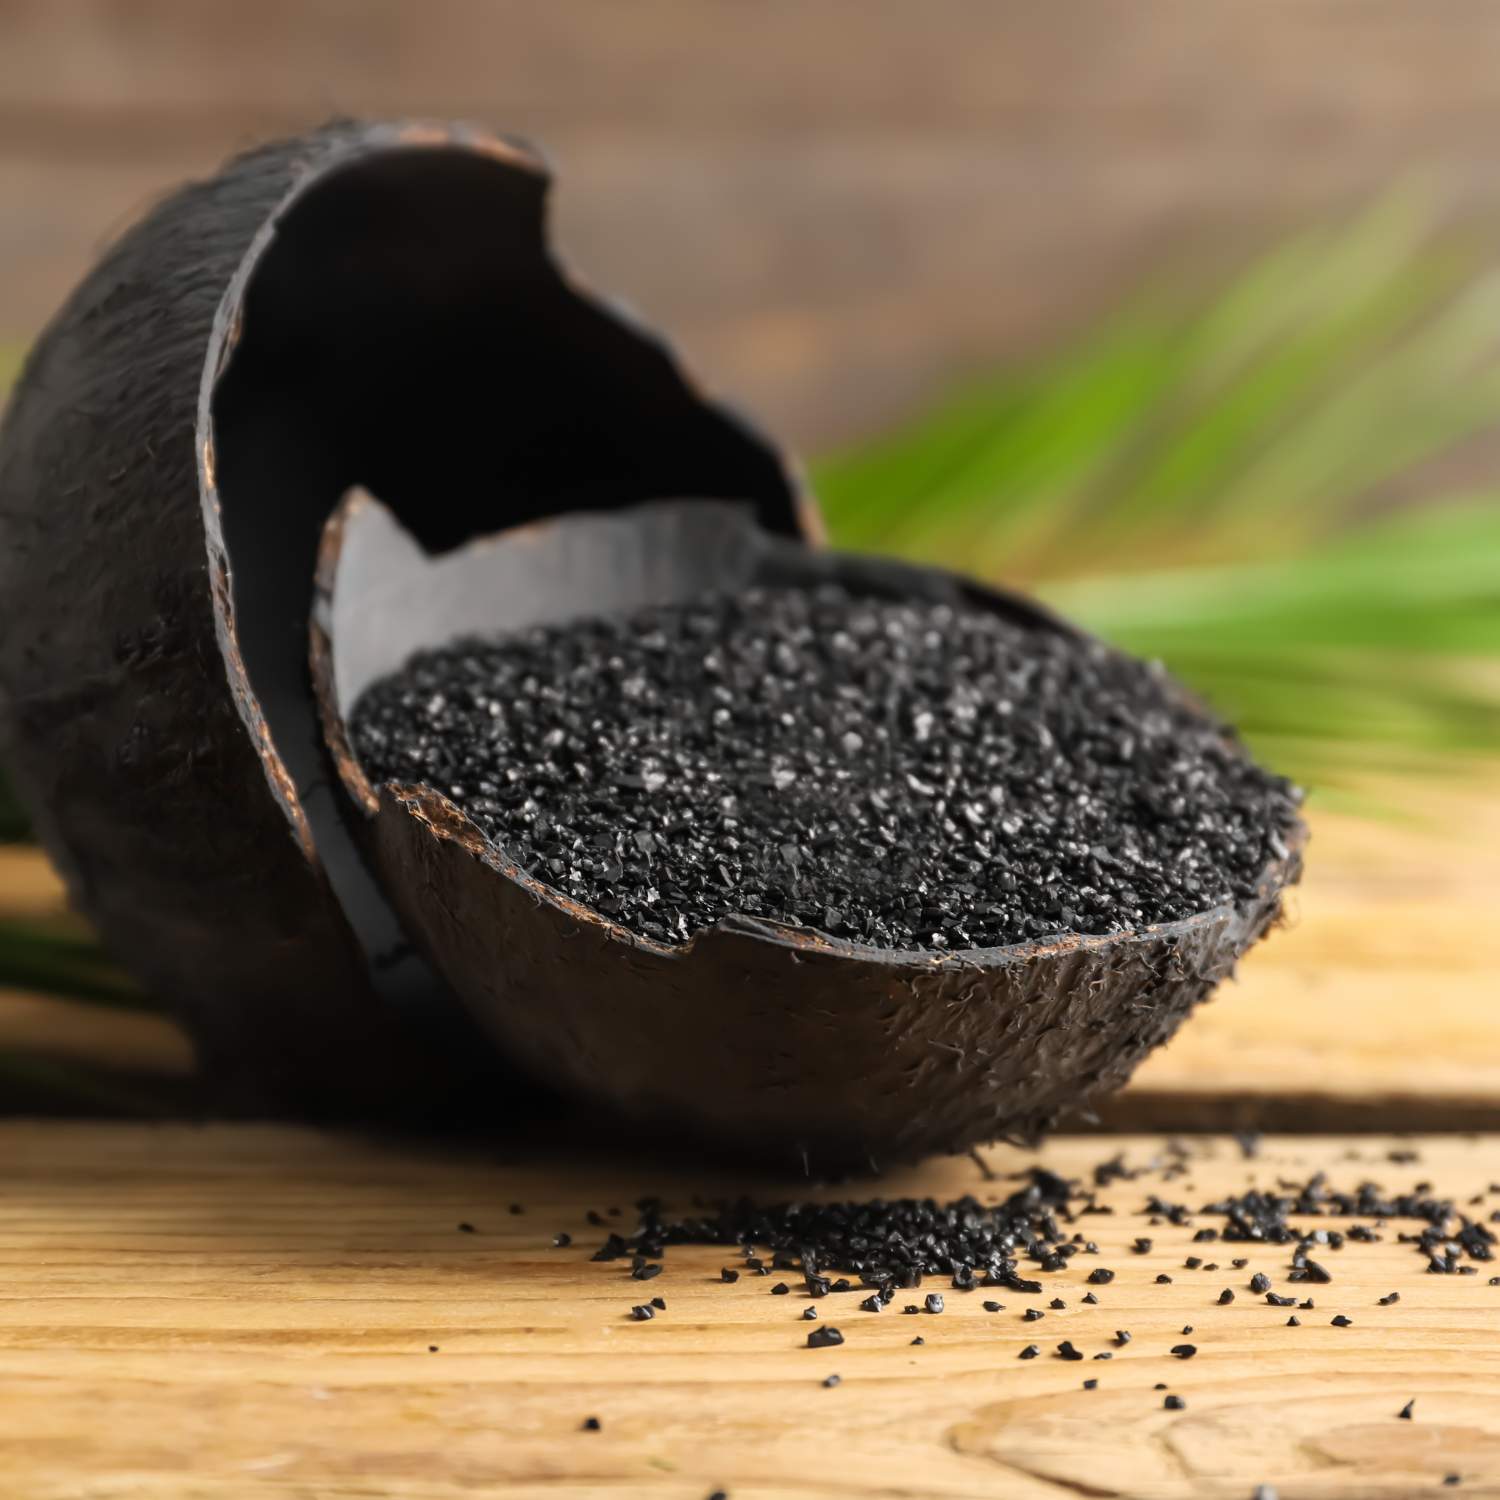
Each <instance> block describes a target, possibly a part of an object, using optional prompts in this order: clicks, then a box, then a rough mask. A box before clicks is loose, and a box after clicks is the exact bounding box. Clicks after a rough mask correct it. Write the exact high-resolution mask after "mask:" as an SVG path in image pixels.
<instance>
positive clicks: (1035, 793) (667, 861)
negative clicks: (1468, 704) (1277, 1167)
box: [350, 586, 1299, 950]
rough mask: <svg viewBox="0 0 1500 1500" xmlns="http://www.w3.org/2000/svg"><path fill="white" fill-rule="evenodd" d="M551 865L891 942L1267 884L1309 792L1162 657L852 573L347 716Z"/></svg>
mask: <svg viewBox="0 0 1500 1500" xmlns="http://www.w3.org/2000/svg"><path fill="white" fill-rule="evenodd" d="M350 729H351V734H352V739H353V743H354V747H355V750H356V753H357V754H358V756H359V758H360V761H361V762H362V764H363V766H364V768H365V770H366V772H367V773H368V774H369V775H370V776H371V777H372V779H374V780H376V781H388V780H394V781H401V782H415V783H421V784H425V785H427V786H430V787H433V788H434V789H436V790H437V791H439V792H441V793H443V794H444V795H445V796H447V797H449V798H450V799H451V800H452V801H453V802H455V803H456V804H457V805H458V806H459V807H461V808H462V809H463V810H464V811H465V812H466V813H467V814H468V815H469V817H471V818H472V819H473V820H474V821H475V823H477V824H478V826H479V827H480V828H481V829H482V830H483V832H484V833H485V834H487V835H488V836H489V837H490V838H491V839H492V840H493V841H494V842H495V843H496V844H497V845H498V846H499V847H500V848H501V849H502V850H503V851H504V852H505V853H506V854H507V855H508V856H509V857H510V858H512V859H514V860H515V861H516V862H517V863H518V864H519V865H520V866H521V867H522V868H523V869H525V870H526V871H528V872H529V873H530V874H531V875H532V876H533V877H534V878H536V879H537V880H540V881H542V882H544V883H546V884H547V885H550V886H552V887H554V888H556V889H557V890H559V891H561V892H562V893H564V894H565V895H566V896H568V897H569V898H571V899H574V900H578V901H581V902H584V903H586V904H588V905H590V906H592V907H594V908H595V909H597V910H599V911H601V912H603V913H604V914H605V915H607V916H608V917H610V918H611V919H613V920H614V921H616V922H618V923H620V924H621V925H622V926H624V927H626V928H628V929H629V930H630V931H632V932H635V933H638V934H640V935H642V936H645V937H647V938H651V939H654V940H655V941H657V942H661V943H665V944H680V943H683V942H686V941H687V940H688V939H689V938H690V937H692V935H693V934H694V933H695V932H697V931H700V930H701V929H703V928H705V927H707V926H710V925H712V924H713V923H715V922H717V921H719V920H720V919H722V918H724V917H727V916H729V915H732V914H736V913H748V914H750V915H751V916H754V917H759V918H766V919H774V920H777V921H782V922H787V923H792V924H795V925H799V926H804V927H810V928H815V929H819V930H822V931H825V932H830V933H833V934H836V935H837V936H840V937H845V938H849V939H853V940H856V941H858V942H862V943H868V944H872V945H874V946H877V947H881V948H887V949H900V950H962V949H969V948H985V947H992V946H1001V945H1005V944H1011V943H1017V942H1023V941H1027V940H1031V939H1037V938H1043V937H1047V936H1050V935H1053V934H1057V933H1067V932H1071V933H1109V932H1115V931H1122V930H1128V929H1136V928H1139V927H1141V926H1143V925H1146V924H1150V923H1157V922H1170V921H1174V920H1177V919H1180V918H1184V917H1189V916H1192V915H1194V914H1197V913H1201V912H1204V911H1207V910H1208V909H1210V908H1212V907H1215V906H1218V905H1220V904H1221V903H1223V902H1226V901H1230V900H1236V899H1245V898H1248V897H1250V896H1251V895H1252V894H1253V893H1254V891H1255V888H1256V884H1257V880H1258V878H1259V876H1260V874H1261V872H1262V871H1263V870H1264V868H1265V867H1266V865H1267V864H1269V863H1270V862H1271V861H1273V860H1275V859H1277V858H1280V857H1282V856H1284V855H1285V854H1286V842H1285V839H1286V836H1287V835H1288V833H1289V832H1290V830H1291V828H1292V826H1293V825H1294V823H1295V820H1296V815H1297V809H1298V803H1299V799H1298V795H1297V793H1296V792H1295V791H1294V789H1293V788H1292V787H1290V786H1289V785H1288V783H1286V782H1285V781H1283V780H1281V779H1280V778H1278V777H1275V776H1271V775H1269V774H1267V773H1266V772H1264V771H1261V770H1260V769H1259V768H1257V767H1256V766H1255V765H1254V764H1253V763H1252V762H1251V761H1250V760H1249V759H1248V758H1247V757H1246V756H1245V754H1244V753H1243V751H1242V750H1241V749H1240V747H1239V746H1238V744H1237V743H1236V742H1235V740H1234V739H1233V737H1232V736H1231V735H1229V734H1228V733H1226V731H1225V729H1224V728H1223V726H1222V725H1220V724H1219V723H1217V722H1216V721H1214V720H1213V719H1212V718H1211V717H1210V716H1208V715H1207V714H1205V713H1203V712H1202V711H1201V710H1198V709H1194V708H1191V707H1189V706H1188V705H1187V704H1186V702H1185V701H1184V699H1183V698H1182V696H1181V695H1180V694H1179V693H1178V691H1177V689H1176V687H1175V686H1174V685H1173V683H1172V682H1171V680H1170V679H1169V678H1168V677H1167V676H1166V675H1165V674H1164V673H1163V672H1162V671H1161V670H1160V669H1159V668H1157V667H1155V666H1151V665H1147V664H1145V663H1142V662H1137V661H1133V660H1131V659H1130V658H1128V657H1125V656H1122V655H1120V654H1119V653H1117V652H1115V651H1113V650H1111V649H1109V648H1107V647H1105V646H1103V645H1100V644H1098V643H1094V642H1089V641H1086V640H1080V639H1075V638H1072V637H1070V636H1068V635H1066V634H1064V633H1062V632H1056V631H1050V630H1040V629H1027V628H1025V627H1023V626H1020V625H1018V624H1015V623H1012V622H1011V621H1008V620H1005V619H1003V618H1001V617H1000V616H999V615H998V614H994V613H989V612H986V611H982V610H978V609H967V608H955V607H954V606H952V605H949V604H942V603H931V602H925V601H891V600H877V599H872V598H860V597H856V596H854V595H851V594H850V593H849V592H847V591H846V590H844V589H843V588H840V587H837V586H824V587H818V588H815V589H808V590H798V589H752V590H748V591H745V592H743V593H735V594H717V595H711V596H706V597H704V598H701V599H698V600H696V601H693V602H691V603H686V604H676V605H665V606H659V607H655V608H651V609H646V610H642V611H640V612H638V613H636V614H633V615H631V616H628V617H619V618H612V619H604V620H597V619H596V620H580V621H574V622H571V623H568V624H565V625H551V626H539V627H535V628H532V629H529V630H526V631H523V632H521V633H519V634H516V635H513V636H509V637H505V638H502V639H499V640H495V641H489V642H482V641H478V640H473V639H468V640H462V641H459V642H456V643H455V644H453V645H451V646H448V647H445V648H443V649H441V650H435V651H429V652H425V653H422V654H420V655H418V656H416V657H414V658H413V659H412V660H411V661H410V662H408V663H407V665H406V666H405V667H403V668H402V669H401V671H399V672H398V673H396V674H394V675H393V676H390V677H387V678H385V679H384V680H382V681H380V682H378V683H376V684H375V685H374V686H372V687H371V688H370V689H368V690H367V691H366V692H365V693H364V694H363V696H362V697H361V698H360V700H359V702H358V703H357V704H356V706H355V708H354V710H353V713H352V715H351V718H350Z"/></svg>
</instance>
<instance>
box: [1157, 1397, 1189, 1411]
mask: <svg viewBox="0 0 1500 1500" xmlns="http://www.w3.org/2000/svg"><path fill="white" fill-rule="evenodd" d="M1162 1405H1163V1406H1164V1407H1166V1409H1167V1410H1168V1411H1186V1410H1187V1402H1186V1401H1184V1400H1183V1399H1182V1397H1181V1396H1168V1397H1167V1398H1166V1400H1165V1401H1163V1402H1162Z"/></svg>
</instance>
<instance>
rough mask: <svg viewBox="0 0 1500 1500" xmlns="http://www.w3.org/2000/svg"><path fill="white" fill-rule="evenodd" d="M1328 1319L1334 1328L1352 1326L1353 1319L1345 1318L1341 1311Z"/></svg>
mask: <svg viewBox="0 0 1500 1500" xmlns="http://www.w3.org/2000/svg"><path fill="white" fill-rule="evenodd" d="M1329 1321H1330V1322H1331V1323H1332V1324H1333V1326H1334V1327H1335V1328H1352V1327H1353V1326H1354V1319H1353V1318H1346V1317H1345V1316H1344V1315H1343V1313H1339V1314H1337V1316H1335V1317H1333V1318H1331V1319H1329Z"/></svg>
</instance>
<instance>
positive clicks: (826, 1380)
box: [823, 1375, 840, 1391]
mask: <svg viewBox="0 0 1500 1500" xmlns="http://www.w3.org/2000/svg"><path fill="white" fill-rule="evenodd" d="M839 1380H840V1377H839V1376H837V1375H825V1376H824V1377H823V1386H824V1389H825V1390H830V1391H831V1390H832V1389H833V1388H834V1386H836V1385H838V1384H839Z"/></svg>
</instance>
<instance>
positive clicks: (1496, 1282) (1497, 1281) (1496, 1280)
mask: <svg viewBox="0 0 1500 1500" xmlns="http://www.w3.org/2000/svg"><path fill="white" fill-rule="evenodd" d="M1490 1285H1491V1286H1500V1276H1491V1277H1490Z"/></svg>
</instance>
